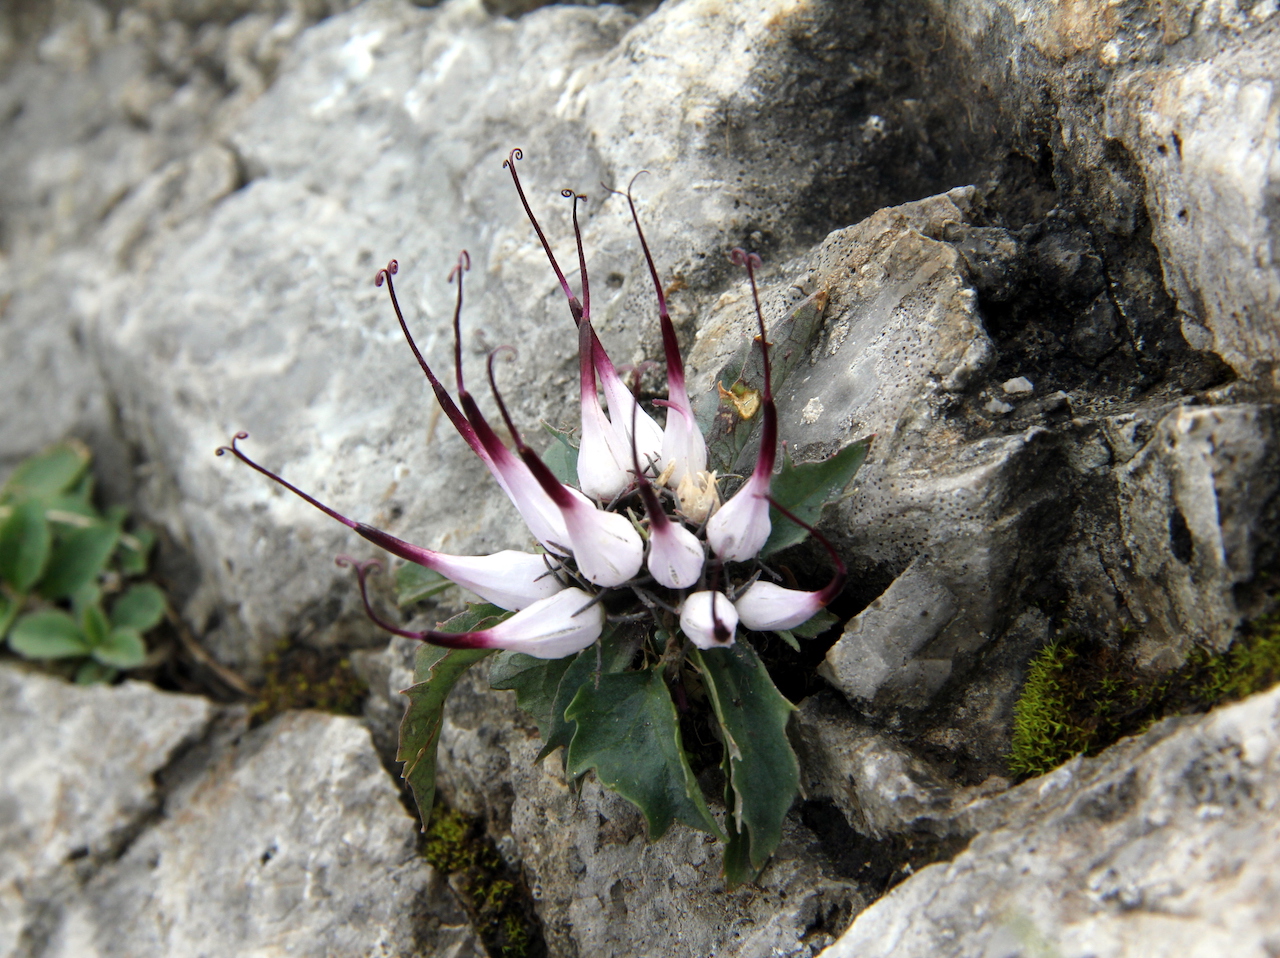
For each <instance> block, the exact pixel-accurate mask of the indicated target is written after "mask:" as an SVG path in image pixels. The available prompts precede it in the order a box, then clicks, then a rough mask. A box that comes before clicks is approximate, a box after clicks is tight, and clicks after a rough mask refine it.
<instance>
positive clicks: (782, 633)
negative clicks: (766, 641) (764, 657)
mask: <svg viewBox="0 0 1280 958" xmlns="http://www.w3.org/2000/svg"><path fill="white" fill-rule="evenodd" d="M774 635H776V636H777V637H778V638H780V639H781V640H782V641H783V642H785V643H787V645H789V646H791V648H793V649H795V650H796V651H797V652H799V651H800V643H799V642H797V641H796V637H795V634H794V633H793V632H792V631H791V630H790V629H778V630H777V631H776V632H774Z"/></svg>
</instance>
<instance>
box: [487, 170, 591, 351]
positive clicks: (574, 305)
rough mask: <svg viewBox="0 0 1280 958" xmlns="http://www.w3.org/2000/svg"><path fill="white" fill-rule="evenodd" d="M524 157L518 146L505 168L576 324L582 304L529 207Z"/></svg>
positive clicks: (578, 320)
mask: <svg viewBox="0 0 1280 958" xmlns="http://www.w3.org/2000/svg"><path fill="white" fill-rule="evenodd" d="M523 159H524V151H523V150H521V149H520V147H518V146H517V147H516V148H515V149H514V150H512V151H511V154H510V155H509V156H508V157H507V158H506V159H505V160H503V161H502V166H503V168H504V169H508V170H510V171H511V181H512V182H513V183H515V185H516V192H517V193H519V194H520V204H521V205H522V206H523V207H524V212H525V215H526V216H528V217H529V222H530V223H532V224H533V229H534V232H536V233H537V234H538V239H539V240H540V241H541V242H542V248H543V249H544V250H545V251H546V253H547V259H549V260H550V261H551V268H552V269H553V270H555V274H556V279H558V280H559V281H560V288H561V289H563V290H564V295H565V296H566V297H567V298H568V300H569V312H570V313H572V314H573V322H574V325H577V324H578V323H579V322H581V321H582V304H581V303H580V302H578V297H576V296H574V295H573V290H572V289H570V288H569V281H568V280H567V279H565V278H564V272H563V271H562V270H561V269H560V264H559V263H557V262H556V254H555V253H553V252H551V244H550V243H548V242H547V237H546V234H545V233H543V232H542V227H541V226H539V225H538V218H537V217H536V216H534V215H533V210H532V209H531V208H530V207H529V201H528V200H527V199H525V195H524V187H522V186H521V185H520V176H519V174H517V173H516V160H523Z"/></svg>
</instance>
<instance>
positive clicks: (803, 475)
mask: <svg viewBox="0 0 1280 958" xmlns="http://www.w3.org/2000/svg"><path fill="white" fill-rule="evenodd" d="M870 448H871V437H870V436H868V437H867V438H866V439H859V440H858V441H857V442H852V443H850V444H849V445H847V446H845V447H844V448H843V449H841V450H840V451H839V452H837V453H836V454H835V455H834V456H832V457H830V458H829V459H823V460H822V461H821V462H802V463H800V464H799V465H796V464H795V463H793V462H792V461H791V457H790V455H788V454H787V452H786V450H785V449H784V450H783V453H782V468H781V469H780V470H779V471H778V472H777V474H776V475H774V477H773V483H772V486H771V487H770V494H771V495H772V496H773V498H774V499H775V500H776V501H777V502H778V504H779V505H781V506H782V507H783V508H784V509H786V510H788V511H789V512H791V513H793V514H794V515H795V516H796V517H797V518H800V519H803V520H804V521H805V522H807V523H809V525H816V524H817V522H818V519H819V518H821V516H822V507H823V506H825V505H826V504H827V503H828V502H831V501H832V500H833V499H835V498H837V497H838V496H839V495H840V494H841V493H842V492H844V489H845V486H847V485H849V482H850V480H852V479H853V477H854V475H855V474H856V473H857V471H858V469H859V468H861V466H862V464H863V462H865V461H866V458H867V451H868V450H869V449H870ZM769 521H770V522H771V523H772V524H773V531H772V532H770V533H769V539H768V541H767V542H765V544H764V548H763V549H761V550H760V555H761V557H762V558H763V557H766V556H770V555H773V554H774V553H775V552H778V551H779V550H781V549H785V548H787V547H788V546H793V545H796V544H798V543H801V542H804V540H805V539H807V538H808V537H809V533H808V531H807V530H806V529H805V528H804V527H803V526H798V525H796V524H795V523H794V522H792V521H791V520H790V519H788V518H787V517H786V516H784V515H783V514H782V513H780V512H779V511H778V510H777V509H774V508H773V507H770V509H769Z"/></svg>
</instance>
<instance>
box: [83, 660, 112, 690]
mask: <svg viewBox="0 0 1280 958" xmlns="http://www.w3.org/2000/svg"><path fill="white" fill-rule="evenodd" d="M116 672H117V670H116V669H113V668H112V667H111V666H109V665H103V664H102V663H101V662H95V661H94V660H93V659H88V660H86V661H84V662H82V663H81V664H80V668H78V669H76V685H97V684H98V683H100V682H110V681H111V680H112V679H114V678H115V677H116Z"/></svg>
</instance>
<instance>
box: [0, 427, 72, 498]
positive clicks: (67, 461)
mask: <svg viewBox="0 0 1280 958" xmlns="http://www.w3.org/2000/svg"><path fill="white" fill-rule="evenodd" d="M88 468H89V450H88V448H87V447H86V446H85V445H84V443H82V442H78V441H76V440H74V439H71V440H68V441H66V442H60V443H58V444H57V445H55V446H50V447H49V448H48V449H46V450H44V451H43V452H40V453H37V454H36V455H34V456H32V457H31V458H30V459H25V460H23V462H21V463H20V464H19V465H18V468H17V469H15V470H13V474H12V475H11V476H10V477H9V481H8V482H6V483H5V484H4V489H3V491H2V493H0V500H6V501H7V500H9V499H13V498H17V497H19V496H36V497H39V498H41V499H45V498H48V497H50V496H55V495H57V494H58V493H60V492H65V491H66V490H67V489H70V488H71V487H72V486H73V485H75V483H76V482H77V481H78V480H79V479H80V478H81V477H82V476H83V475H84V473H85V470H87V469H88Z"/></svg>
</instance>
